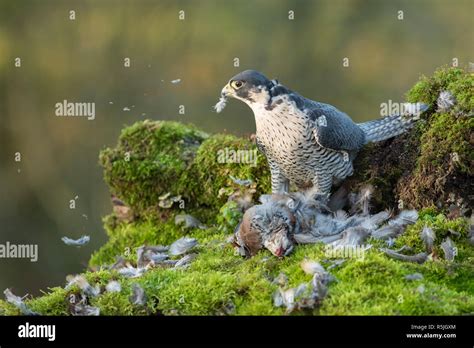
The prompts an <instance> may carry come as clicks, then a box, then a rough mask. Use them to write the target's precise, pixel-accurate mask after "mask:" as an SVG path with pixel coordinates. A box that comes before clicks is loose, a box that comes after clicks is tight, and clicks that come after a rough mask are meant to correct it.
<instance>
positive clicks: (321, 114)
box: [301, 97, 365, 152]
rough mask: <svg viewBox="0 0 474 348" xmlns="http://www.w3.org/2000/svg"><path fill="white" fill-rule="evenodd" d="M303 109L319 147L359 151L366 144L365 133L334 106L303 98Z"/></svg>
mask: <svg viewBox="0 0 474 348" xmlns="http://www.w3.org/2000/svg"><path fill="white" fill-rule="evenodd" d="M301 98H302V99H303V109H304V110H305V112H306V113H307V114H308V115H309V118H310V120H311V122H312V124H311V125H310V127H312V129H313V136H314V140H315V141H316V142H317V143H318V145H320V146H322V147H325V148H329V149H332V150H339V151H349V152H352V151H357V150H359V149H360V148H361V147H362V146H363V145H364V143H365V134H364V131H363V130H362V129H361V128H360V127H359V126H358V125H357V124H355V123H354V122H353V121H352V119H351V118H350V117H349V116H347V115H346V114H345V113H343V112H342V111H339V110H338V109H336V108H335V107H334V106H332V105H329V104H324V103H318V102H315V101H313V100H310V99H307V98H303V97H301Z"/></svg>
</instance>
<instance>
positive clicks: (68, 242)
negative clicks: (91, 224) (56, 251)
mask: <svg viewBox="0 0 474 348" xmlns="http://www.w3.org/2000/svg"><path fill="white" fill-rule="evenodd" d="M61 240H62V241H63V242H64V244H66V245H71V246H77V247H81V246H83V245H86V244H87V243H89V241H90V240H91V237H89V236H82V237H81V238H79V239H71V238H68V237H62V238H61Z"/></svg>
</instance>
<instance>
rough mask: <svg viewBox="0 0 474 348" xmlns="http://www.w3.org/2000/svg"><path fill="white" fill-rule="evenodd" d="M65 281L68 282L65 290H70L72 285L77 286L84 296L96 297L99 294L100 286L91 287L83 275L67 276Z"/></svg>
mask: <svg viewBox="0 0 474 348" xmlns="http://www.w3.org/2000/svg"><path fill="white" fill-rule="evenodd" d="M66 280H67V281H68V283H67V285H66V289H69V288H71V287H72V286H73V285H77V286H78V287H79V289H81V291H82V292H83V294H84V295H86V296H90V297H96V296H98V295H99V294H100V286H99V285H96V286H95V287H93V286H92V285H90V284H89V282H88V281H87V279H86V278H85V277H84V276H83V275H76V276H67V277H66Z"/></svg>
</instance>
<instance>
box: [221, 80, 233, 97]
mask: <svg viewBox="0 0 474 348" xmlns="http://www.w3.org/2000/svg"><path fill="white" fill-rule="evenodd" d="M233 95H234V90H233V88H232V87H230V84H229V83H227V84H226V85H225V86H224V88H222V91H221V97H223V98H227V97H233Z"/></svg>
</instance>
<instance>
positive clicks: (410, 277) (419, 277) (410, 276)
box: [405, 273, 423, 280]
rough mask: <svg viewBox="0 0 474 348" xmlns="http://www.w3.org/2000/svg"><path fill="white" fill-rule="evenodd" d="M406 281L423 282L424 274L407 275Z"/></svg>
mask: <svg viewBox="0 0 474 348" xmlns="http://www.w3.org/2000/svg"><path fill="white" fill-rule="evenodd" d="M405 279H406V280H422V279H423V274H421V273H413V274H407V275H406V276H405Z"/></svg>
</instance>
